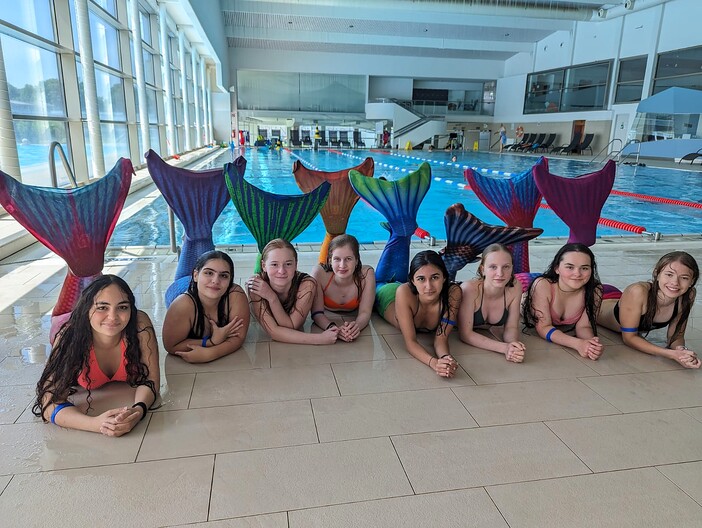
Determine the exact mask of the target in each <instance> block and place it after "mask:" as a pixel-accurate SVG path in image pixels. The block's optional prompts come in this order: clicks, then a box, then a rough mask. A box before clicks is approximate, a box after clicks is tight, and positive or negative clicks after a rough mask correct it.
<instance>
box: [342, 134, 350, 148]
mask: <svg viewBox="0 0 702 528" xmlns="http://www.w3.org/2000/svg"><path fill="white" fill-rule="evenodd" d="M339 143H340V144H341V147H342V148H351V143H350V142H349V133H348V132H346V131H345V130H342V131H341V132H339Z"/></svg>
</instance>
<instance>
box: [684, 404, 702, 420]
mask: <svg viewBox="0 0 702 528" xmlns="http://www.w3.org/2000/svg"><path fill="white" fill-rule="evenodd" d="M683 412H685V413H686V414H689V415H690V416H692V417H693V418H694V419H696V420H697V421H699V422H702V407H692V408H691V409H683Z"/></svg>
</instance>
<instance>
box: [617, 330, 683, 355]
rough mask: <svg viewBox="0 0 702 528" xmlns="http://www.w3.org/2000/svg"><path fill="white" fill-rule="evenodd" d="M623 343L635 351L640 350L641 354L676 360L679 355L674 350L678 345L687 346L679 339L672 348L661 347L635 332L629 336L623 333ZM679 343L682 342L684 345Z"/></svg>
mask: <svg viewBox="0 0 702 528" xmlns="http://www.w3.org/2000/svg"><path fill="white" fill-rule="evenodd" d="M622 341H624V344H625V345H626V346H628V347H631V348H633V349H634V350H638V351H639V352H644V353H645V354H650V355H652V356H661V357H664V358H668V359H676V357H677V354H676V353H675V350H674V349H675V347H676V346H678V345H681V346H684V345H685V340H684V339H682V340H680V339H678V340H676V342H675V343H672V344H671V348H665V347H660V346H658V345H654V344H653V343H651V342H650V341H648V340H646V339H644V338H643V337H641V336H640V335H638V334H635V333H633V332H632V333H630V334H629V335H627V333H622ZM678 341H682V343H680V342H678Z"/></svg>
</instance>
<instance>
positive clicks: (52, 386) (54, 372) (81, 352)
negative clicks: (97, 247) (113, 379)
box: [32, 275, 158, 422]
mask: <svg viewBox="0 0 702 528" xmlns="http://www.w3.org/2000/svg"><path fill="white" fill-rule="evenodd" d="M112 284H114V285H116V286H117V287H118V288H119V289H120V290H121V291H122V292H123V293H124V294H125V295H126V296H127V300H128V301H129V307H130V314H129V322H128V323H127V326H126V328H125V329H124V332H123V338H124V341H125V343H126V351H125V357H126V362H127V365H126V370H127V382H128V383H129V385H130V386H132V387H137V386H139V385H146V386H147V387H149V388H150V389H151V392H153V393H154V397H156V396H157V395H158V388H157V387H155V386H154V382H153V381H151V380H150V379H149V368H148V366H147V365H145V364H144V363H142V361H141V350H140V347H139V337H138V335H137V334H139V333H141V332H145V331H148V330H149V329H150V330H151V331H152V332H153V327H151V326H148V327H145V328H138V325H137V317H138V316H137V309H136V305H135V302H134V294H133V293H132V290H131V289H130V288H129V285H128V284H127V283H126V282H125V281H124V279H122V278H121V277H118V276H116V275H102V276H100V277H98V278H97V279H95V280H94V281H93V282H92V283H91V284H90V285H88V287H87V288H85V290H83V293H82V294H81V296H80V298H79V299H78V302H77V303H76V306H75V308H74V309H73V311H72V312H71V316H70V318H69V319H68V321H67V322H66V323H65V324H64V325H63V326H62V327H61V329H60V330H59V331H58V333H57V336H56V338H57V343H56V345H55V347H54V349H53V350H52V351H51V355H50V356H49V359H48V360H47V362H46V367H44V372H43V373H42V375H41V377H40V378H39V382H38V383H37V390H36V394H37V399H36V401H35V402H34V405H33V406H32V413H34V415H35V416H41V417H42V419H43V420H44V421H45V422H46V421H47V419H46V417H45V415H44V413H45V411H46V409H47V407H48V406H49V405H51V404H58V403H62V402H65V401H66V400H67V399H68V398H69V397H70V396H72V395H73V394H75V393H76V390H77V389H76V384H77V382H78V377H79V376H80V374H81V372H85V379H86V380H87V382H88V386H90V382H91V380H90V362H89V358H90V350H91V349H92V348H93V329H92V327H91V326H90V310H91V309H92V308H93V307H94V304H95V297H96V296H97V295H98V293H100V292H101V291H102V290H103V289H105V288H107V287H108V286H110V285H112ZM154 338H155V334H154ZM87 390H88V399H87V401H88V409H90V403H91V401H92V397H91V392H90V389H89V388H88V389H87ZM47 394H50V395H51V397H50V398H48V399H46V402H45V401H44V400H45V397H46V395H47Z"/></svg>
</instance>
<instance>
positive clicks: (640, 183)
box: [110, 149, 702, 246]
mask: <svg viewBox="0 0 702 528" xmlns="http://www.w3.org/2000/svg"><path fill="white" fill-rule="evenodd" d="M366 156H371V157H373V158H374V160H375V177H378V176H385V177H387V178H388V179H391V180H393V179H399V178H401V177H404V176H406V175H407V173H408V172H411V171H413V170H416V169H417V167H418V166H419V164H420V163H421V162H422V161H423V160H427V161H429V162H430V164H431V166H432V178H433V181H432V183H431V188H430V189H429V192H428V193H427V196H426V197H425V199H424V201H423V202H422V205H421V207H420V209H419V213H418V215H417V223H418V224H419V226H420V227H422V228H423V229H425V230H427V231H428V232H429V233H430V234H431V235H432V236H434V237H436V238H437V239H445V238H446V232H445V228H444V223H443V218H444V212H445V211H446V209H447V208H448V207H449V206H450V205H452V204H454V203H457V202H461V203H463V204H464V206H465V208H466V209H467V210H468V211H470V212H471V213H473V214H474V215H476V216H477V217H478V218H480V219H481V220H482V221H484V222H486V223H489V224H498V225H502V224H503V223H502V221H501V220H499V219H498V218H497V217H496V216H495V215H493V214H492V213H491V212H490V211H489V210H488V209H487V208H486V207H485V206H484V205H483V204H482V203H481V202H480V200H478V198H477V197H476V196H475V194H474V193H472V192H471V191H469V190H463V189H461V188H460V187H459V184H463V183H464V179H463V170H464V166H467V167H474V168H478V169H488V170H491V171H498V172H501V173H507V174H509V173H515V174H516V173H519V172H522V171H524V170H526V169H528V168H529V167H531V166H532V165H533V164H534V163H535V162H536V160H537V159H538V158H536V157H525V156H516V155H510V154H503V155H502V156H500V155H498V154H488V153H480V152H465V153H461V154H459V155H458V160H457V163H455V164H454V163H451V162H450V154H449V153H447V152H432V153H429V152H405V151H399V152H395V153H387V152H376V151H373V152H371V151H369V150H362V151H358V150H355V151H350V150H349V151H333V150H332V151H327V150H319V151H313V150H308V149H307V150H293V151H287V150H279V151H276V150H267V149H261V150H257V149H247V150H246V154H245V157H246V160H247V167H246V173H245V178H246V179H247V181H249V182H250V183H252V184H253V185H255V186H257V187H260V188H261V189H265V190H267V191H271V192H275V193H279V194H300V193H301V191H300V190H299V188H298V187H297V185H296V184H295V180H294V178H293V176H292V164H293V162H294V161H295V160H296V159H299V160H300V161H302V163H303V164H304V165H305V166H307V167H310V168H314V169H318V170H324V171H335V170H340V169H344V168H348V167H352V166H355V165H358V164H359V163H361V161H363V159H365V158H366ZM228 161H231V155H230V153H229V151H228V150H222V154H221V155H220V156H219V157H217V159H216V160H214V161H212V162H211V163H210V164H209V167H218V166H223V165H224V164H225V163H226V162H228ZM600 167H601V165H588V164H587V163H586V162H584V161H579V160H576V159H573V160H560V159H549V168H550V171H551V172H552V173H554V174H558V175H560V176H567V177H574V176H577V175H580V174H586V173H589V172H593V171H595V170H597V169H599V168H600ZM201 168H202V169H204V168H208V167H201ZM701 176H702V175H701V174H700V173H699V172H692V171H684V170H673V169H659V168H652V167H632V166H619V167H618V168H617V177H616V180H615V183H614V189H616V190H620V191H626V192H631V193H637V194H644V195H651V196H658V197H665V198H672V199H677V200H684V201H689V202H696V203H699V202H700V200H702V178H701ZM496 177H504V176H499V175H498V176H496ZM166 210H167V207H166V204H165V201H164V200H163V198H162V197H159V198H157V199H156V200H154V202H152V204H151V205H150V206H149V207H146V208H144V209H143V210H142V211H141V212H140V213H138V214H136V215H134V216H133V217H131V218H130V219H129V220H127V221H124V222H121V223H120V224H119V225H118V226H117V228H116V229H115V232H114V233H113V235H112V238H111V240H110V245H112V246H146V245H168V244H169V235H168V218H167V213H166ZM601 216H602V217H604V218H609V219H612V220H617V221H620V222H626V223H628V224H634V225H639V226H642V227H644V228H645V229H646V231H649V232H656V231H657V232H660V233H661V234H663V235H666V234H667V235H680V234H693V233H695V234H699V233H702V209H695V208H690V207H683V206H679V205H667V204H661V203H654V202H650V201H647V200H641V199H634V198H630V197H624V196H616V195H611V196H610V197H609V198H608V199H607V202H606V203H605V205H604V208H603V210H602V214H601ZM382 221H384V218H383V217H382V215H381V214H380V213H378V212H377V211H375V210H374V209H373V208H372V207H371V206H369V205H368V204H366V203H365V202H363V201H359V202H358V203H357V205H356V207H355V208H354V209H353V212H352V213H351V217H350V219H349V225H348V228H347V232H348V233H350V234H352V235H354V236H356V237H357V238H358V239H359V241H361V242H374V241H386V240H387V239H388V232H387V231H385V230H384V229H383V228H382V227H381V226H380V222H382ZM534 226H535V227H539V228H542V229H543V230H544V234H543V235H542V236H543V237H555V236H558V237H564V236H568V232H569V229H568V227H567V226H566V225H565V224H564V223H563V221H562V220H561V219H560V218H558V216H556V214H555V213H553V211H550V210H546V209H540V210H539V212H538V213H537V215H536V218H535V220H534ZM176 232H177V237H178V241H180V239H181V238H182V234H183V230H182V226H181V225H180V222H176ZM325 232H326V231H325V229H324V223H323V222H322V218H321V216H319V215H318V216H317V217H316V218H315V220H314V221H313V222H312V223H311V224H310V226H309V227H308V228H307V229H306V230H305V231H304V232H303V233H302V234H300V235H299V236H298V237H297V238H296V239H295V242H298V243H305V242H306V243H319V242H321V241H322V240H323V238H324V234H325ZM213 234H214V241H215V244H217V245H222V244H225V245H238V244H254V243H255V240H254V238H253V237H252V236H251V234H250V233H249V231H248V229H247V228H246V226H245V225H244V223H243V222H242V220H241V218H240V217H239V214H238V212H237V211H236V208H235V207H234V205H233V204H232V203H231V202H230V203H229V205H227V207H226V208H225V210H224V212H223V213H222V215H221V216H220V217H219V219H218V220H217V222H216V223H215V225H214V229H213ZM631 234H632V233H631V232H628V231H622V230H619V229H614V228H608V227H603V226H598V229H597V235H598V236H621V235H631Z"/></svg>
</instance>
